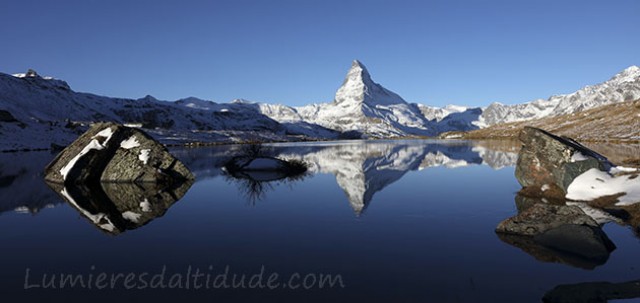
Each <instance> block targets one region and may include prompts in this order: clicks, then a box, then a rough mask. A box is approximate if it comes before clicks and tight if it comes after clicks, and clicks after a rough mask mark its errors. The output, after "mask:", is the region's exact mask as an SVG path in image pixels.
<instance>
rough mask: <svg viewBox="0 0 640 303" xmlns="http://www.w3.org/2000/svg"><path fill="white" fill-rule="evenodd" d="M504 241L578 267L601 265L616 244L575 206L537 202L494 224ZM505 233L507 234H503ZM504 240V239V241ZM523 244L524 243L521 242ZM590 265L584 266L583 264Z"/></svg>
mask: <svg viewBox="0 0 640 303" xmlns="http://www.w3.org/2000/svg"><path fill="white" fill-rule="evenodd" d="M496 232H497V233H498V234H499V236H500V238H501V239H503V241H505V242H508V243H518V244H519V245H515V244H514V245H515V246H518V247H521V248H522V249H524V250H525V251H534V252H536V254H540V253H539V252H543V253H542V255H545V256H552V257H545V258H547V259H549V260H563V261H562V263H567V264H572V265H576V266H579V267H589V266H591V265H592V264H593V266H595V265H600V264H604V263H605V262H606V261H607V260H608V259H609V254H610V253H611V251H613V250H614V249H615V245H614V244H613V242H611V240H609V238H608V237H607V235H606V234H605V233H604V232H603V231H602V230H601V229H600V225H599V224H598V223H597V222H596V221H595V220H594V219H593V218H591V217H590V216H588V215H587V214H585V213H584V211H583V210H582V209H581V208H579V207H577V206H569V205H551V204H544V203H538V204H534V205H531V206H527V207H526V209H524V210H523V211H522V212H521V213H519V214H518V215H516V216H514V217H511V218H509V219H506V220H504V221H502V222H500V224H498V227H496ZM503 235H507V237H505V236H503ZM505 239H507V240H505ZM523 243H524V244H523ZM585 264H586V265H589V266H586V265H585Z"/></svg>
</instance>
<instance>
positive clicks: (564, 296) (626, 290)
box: [542, 280, 640, 303]
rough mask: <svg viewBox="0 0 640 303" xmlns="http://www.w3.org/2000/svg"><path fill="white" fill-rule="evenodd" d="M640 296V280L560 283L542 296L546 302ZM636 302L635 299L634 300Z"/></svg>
mask: <svg viewBox="0 0 640 303" xmlns="http://www.w3.org/2000/svg"><path fill="white" fill-rule="evenodd" d="M634 298H640V280H634V281H628V282H622V283H611V282H588V283H578V284H566V285H558V286H556V287H555V288H553V289H552V290H550V291H548V292H547V293H546V294H545V295H544V297H543V298H542V301H543V302H546V303H559V302H594V303H598V302H602V303H605V302H609V300H616V299H617V300H621V299H634ZM634 302H635V301H634Z"/></svg>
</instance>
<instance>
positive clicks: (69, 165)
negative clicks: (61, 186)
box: [60, 139, 104, 180]
mask: <svg viewBox="0 0 640 303" xmlns="http://www.w3.org/2000/svg"><path fill="white" fill-rule="evenodd" d="M92 149H95V150H101V149H104V146H103V145H102V144H100V142H98V140H96V139H93V140H91V142H89V144H87V146H85V147H84V148H83V149H82V150H81V151H80V153H79V154H77V155H76V156H75V157H73V159H71V160H70V161H69V163H67V165H65V166H64V167H63V168H61V169H60V174H61V175H62V180H67V174H69V171H71V169H72V168H73V167H74V166H75V165H76V162H78V160H79V159H80V158H81V157H82V156H84V155H86V154H87V153H88V152H89V151H91V150H92Z"/></svg>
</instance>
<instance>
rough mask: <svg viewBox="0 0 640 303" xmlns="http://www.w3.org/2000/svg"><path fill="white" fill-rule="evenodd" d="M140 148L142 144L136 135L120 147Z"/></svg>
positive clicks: (123, 142)
mask: <svg viewBox="0 0 640 303" xmlns="http://www.w3.org/2000/svg"><path fill="white" fill-rule="evenodd" d="M138 146H140V142H138V138H136V136H135V135H133V136H131V137H129V138H128V139H127V140H124V141H122V142H120V147H121V148H124V149H132V148H134V147H138Z"/></svg>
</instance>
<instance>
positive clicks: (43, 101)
mask: <svg viewBox="0 0 640 303" xmlns="http://www.w3.org/2000/svg"><path fill="white" fill-rule="evenodd" d="M636 99H640V68H638V67H637V66H632V67H629V68H627V69H625V70H624V71H622V72H621V73H619V74H617V75H615V76H614V77H613V78H611V79H610V80H608V81H606V82H604V83H601V84H597V85H593V86H587V87H585V88H583V89H581V90H578V91H576V92H574V93H572V94H567V95H558V96H553V97H551V98H549V99H547V100H542V99H539V100H535V101H532V102H529V103H523V104H516V105H504V104H500V103H493V104H491V105H489V106H488V107H486V108H467V107H462V106H453V105H451V106H447V107H444V108H435V107H429V106H425V105H417V104H410V103H407V102H406V101H405V100H403V99H402V98H401V97H400V96H399V95H397V94H396V93H393V92H391V91H389V90H387V89H386V88H384V87H382V86H381V85H380V84H378V83H375V82H374V81H373V80H372V79H371V75H370V74H369V72H368V71H367V69H366V67H365V66H364V65H363V64H362V63H360V62H359V61H357V60H355V61H353V63H352V65H351V68H350V69H349V71H348V73H347V76H346V77H345V80H344V82H343V84H342V85H341V86H340V88H339V89H338V90H337V92H336V94H335V98H334V101H333V102H329V103H319V104H310V105H306V106H300V107H290V106H286V105H280V104H265V103H254V102H250V101H247V100H243V99H237V100H234V101H233V102H231V103H215V102H211V101H206V100H201V99H198V98H194V97H190V98H186V99H182V100H178V101H176V102H165V101H159V100H156V99H155V98H153V97H151V96H147V97H145V98H141V99H137V100H134V99H122V98H109V97H103V96H97V95H93V94H88V93H78V92H74V91H73V90H71V88H70V87H69V85H68V84H67V83H66V82H64V81H62V80H58V79H53V78H47V77H44V78H43V77H40V76H39V75H38V74H37V73H36V72H34V71H32V70H30V71H29V72H27V73H24V74H16V75H13V76H11V75H6V74H1V73H0V135H2V137H3V140H2V141H1V142H0V150H19V149H41V148H48V147H49V146H50V145H51V143H55V144H58V145H66V144H68V143H69V142H71V141H72V140H73V139H74V138H75V137H77V135H78V134H79V133H81V132H82V130H83V129H84V128H85V127H86V126H87V125H88V124H89V123H92V122H96V121H114V122H119V123H129V124H133V125H139V126H140V127H142V128H144V129H146V130H147V131H148V132H150V133H151V134H152V135H153V136H155V137H156V138H158V139H160V140H161V141H163V142H165V143H185V142H193V141H204V142H212V141H218V142H219V141H226V142H236V141H242V140H251V141H255V140H258V141H280V140H299V139H303V140H304V139H336V138H360V137H365V138H367V137H370V138H391V137H405V136H435V135H437V134H440V133H442V132H448V131H469V130H474V129H478V128H484V127H487V126H490V125H495V124H499V123H505V122H513V121H528V120H534V119H540V118H545V117H555V116H559V115H566V114H573V113H576V112H580V111H584V110H587V109H591V108H595V107H600V106H603V105H607V104H611V103H619V102H623V101H628V100H636Z"/></svg>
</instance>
